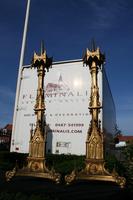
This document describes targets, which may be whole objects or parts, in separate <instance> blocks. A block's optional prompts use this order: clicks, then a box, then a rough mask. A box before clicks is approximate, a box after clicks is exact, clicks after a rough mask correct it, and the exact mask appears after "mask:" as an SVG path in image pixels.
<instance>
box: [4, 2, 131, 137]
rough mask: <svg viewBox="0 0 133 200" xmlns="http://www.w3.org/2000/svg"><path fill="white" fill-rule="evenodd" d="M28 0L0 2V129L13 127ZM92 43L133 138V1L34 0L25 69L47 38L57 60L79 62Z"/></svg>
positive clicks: (118, 112)
mask: <svg viewBox="0 0 133 200" xmlns="http://www.w3.org/2000/svg"><path fill="white" fill-rule="evenodd" d="M26 2H27V0H19V1H18V0H12V1H9V0H1V1H0V7H1V12H0V23H1V26H0V45H1V53H0V69H1V73H0V127H3V126H4V125H6V124H7V123H12V116H13V109H14V101H15V91H16V82H17V75H18V66H19V57H20V49H21V43H22V34H23V26H24V19H25V11H26ZM92 38H95V41H96V44H97V45H98V46H99V47H100V48H101V51H102V52H104V53H105V56H106V65H105V67H106V72H107V76H108V80H109V83H110V87H111V91H112V95H113V98H114V102H115V105H116V115H117V125H118V128H119V129H120V130H121V131H122V132H123V133H124V134H126V135H131V134H133V1H132V0H93V1H91V0H67V1H66V0H56V1H55V0H31V7H30V18H29V26H28V35H27V44H26V52H25V61H24V62H25V64H29V63H30V62H31V58H32V55H33V52H34V50H36V51H37V52H38V51H39V50H40V42H41V40H42V39H43V40H44V42H45V47H46V49H47V53H48V55H49V56H53V58H54V61H57V60H67V59H78V58H81V57H82V53H83V51H84V49H85V48H86V47H90V45H91V40H92Z"/></svg>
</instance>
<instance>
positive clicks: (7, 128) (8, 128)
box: [4, 124, 12, 131]
mask: <svg viewBox="0 0 133 200" xmlns="http://www.w3.org/2000/svg"><path fill="white" fill-rule="evenodd" d="M4 129H6V130H8V131H12V124H7V125H6V126H5V127H4Z"/></svg>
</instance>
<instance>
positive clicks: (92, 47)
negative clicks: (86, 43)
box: [91, 38, 96, 51]
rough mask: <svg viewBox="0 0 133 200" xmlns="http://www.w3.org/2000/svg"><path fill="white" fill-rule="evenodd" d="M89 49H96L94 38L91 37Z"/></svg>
mask: <svg viewBox="0 0 133 200" xmlns="http://www.w3.org/2000/svg"><path fill="white" fill-rule="evenodd" d="M91 50H92V51H95V50H96V43H95V40H94V38H93V39H92V41H91Z"/></svg>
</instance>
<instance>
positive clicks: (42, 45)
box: [41, 40, 45, 55]
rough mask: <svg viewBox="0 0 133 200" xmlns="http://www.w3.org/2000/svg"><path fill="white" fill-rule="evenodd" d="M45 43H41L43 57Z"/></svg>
mask: <svg viewBox="0 0 133 200" xmlns="http://www.w3.org/2000/svg"><path fill="white" fill-rule="evenodd" d="M44 49H45V48H44V41H43V40H42V41H41V55H42V54H43V53H44Z"/></svg>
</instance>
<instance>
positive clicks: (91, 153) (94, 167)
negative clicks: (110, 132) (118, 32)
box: [65, 48, 125, 187]
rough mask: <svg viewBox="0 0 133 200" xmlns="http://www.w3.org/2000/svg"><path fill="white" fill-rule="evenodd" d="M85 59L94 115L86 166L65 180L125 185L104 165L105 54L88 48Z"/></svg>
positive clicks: (120, 178)
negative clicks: (100, 85)
mask: <svg viewBox="0 0 133 200" xmlns="http://www.w3.org/2000/svg"><path fill="white" fill-rule="evenodd" d="M83 61H84V63H85V64H86V66H89V69H90V73H91V96H90V104H89V110H90V114H91V116H92V119H91V122H90V127H89V130H88V132H87V140H86V160H85V168H84V169H82V170H81V171H80V172H76V171H75V170H74V171H73V172H72V173H71V174H70V175H66V176H65V180H66V183H67V184H69V183H71V182H72V181H74V180H77V179H84V180H99V181H112V182H116V183H118V184H119V185H120V186H121V187H124V185H125V178H123V177H120V176H118V174H117V173H116V172H113V173H112V174H110V173H109V172H108V171H107V170H106V169H105V167H104V165H105V161H104V138H103V133H102V131H101V121H100V120H99V113H100V109H101V103H100V101H99V88H98V80H97V79H98V78H97V77H98V70H99V68H100V66H101V65H102V64H103V63H104V55H103V54H101V52H100V50H99V48H97V49H96V50H95V49H93V50H92V51H89V50H88V49H87V50H86V53H85V56H84V58H83Z"/></svg>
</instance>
